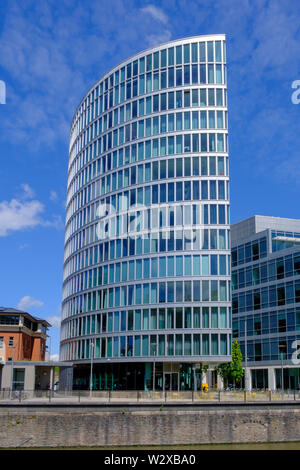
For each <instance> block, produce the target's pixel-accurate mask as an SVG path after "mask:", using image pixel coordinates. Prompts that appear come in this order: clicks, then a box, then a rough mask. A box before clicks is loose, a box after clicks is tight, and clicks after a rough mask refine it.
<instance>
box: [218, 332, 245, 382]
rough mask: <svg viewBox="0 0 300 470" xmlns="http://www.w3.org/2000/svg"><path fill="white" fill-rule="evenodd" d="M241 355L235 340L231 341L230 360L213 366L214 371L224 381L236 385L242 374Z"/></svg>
mask: <svg viewBox="0 0 300 470" xmlns="http://www.w3.org/2000/svg"><path fill="white" fill-rule="evenodd" d="M242 361H243V356H242V353H241V350H240V347H239V343H238V342H237V340H234V342H233V343H232V361H231V362H225V363H224V364H219V365H217V366H216V367H215V371H216V373H217V374H218V375H219V376H220V377H222V379H223V380H224V382H227V383H229V382H231V383H234V385H236V384H237V383H240V381H241V379H242V377H243V376H244V369H243V367H242Z"/></svg>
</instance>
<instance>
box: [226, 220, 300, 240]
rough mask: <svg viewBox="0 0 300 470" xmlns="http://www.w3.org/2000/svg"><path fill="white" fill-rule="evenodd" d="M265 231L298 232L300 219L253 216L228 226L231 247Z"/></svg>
mask: <svg viewBox="0 0 300 470" xmlns="http://www.w3.org/2000/svg"><path fill="white" fill-rule="evenodd" d="M267 229H270V230H280V231H281V230H282V231H285V232H300V219H289V218H285V217H272V216H264V215H253V216H252V217H249V218H248V219H244V220H241V221H240V222H236V223H235V224H232V225H231V226H230V233H231V245H232V246H234V245H236V244H238V243H240V242H241V241H242V240H245V239H247V238H249V237H252V236H253V235H255V234H258V233H260V232H263V231H264V230H267Z"/></svg>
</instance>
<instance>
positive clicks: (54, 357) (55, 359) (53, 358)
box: [50, 354, 59, 362]
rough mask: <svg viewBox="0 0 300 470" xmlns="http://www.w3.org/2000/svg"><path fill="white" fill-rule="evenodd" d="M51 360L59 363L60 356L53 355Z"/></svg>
mask: <svg viewBox="0 0 300 470" xmlns="http://www.w3.org/2000/svg"><path fill="white" fill-rule="evenodd" d="M50 360H51V361H55V362H57V361H59V354H51V356H50Z"/></svg>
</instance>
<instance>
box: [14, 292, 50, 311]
mask: <svg viewBox="0 0 300 470" xmlns="http://www.w3.org/2000/svg"><path fill="white" fill-rule="evenodd" d="M43 305H44V302H42V301H41V300H38V299H35V298H34V297H31V296H30V295H25V296H24V297H22V299H21V300H20V301H19V303H18V308H19V309H20V310H24V311H26V310H28V309H30V308H32V307H37V308H41V307H43Z"/></svg>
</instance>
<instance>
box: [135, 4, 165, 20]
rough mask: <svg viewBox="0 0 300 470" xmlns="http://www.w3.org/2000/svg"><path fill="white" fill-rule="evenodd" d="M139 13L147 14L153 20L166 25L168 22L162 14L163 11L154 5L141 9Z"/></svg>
mask: <svg viewBox="0 0 300 470" xmlns="http://www.w3.org/2000/svg"><path fill="white" fill-rule="evenodd" d="M141 11H142V12H143V13H148V14H149V15H150V16H152V17H153V18H154V19H155V20H158V21H160V22H161V23H164V24H167V23H168V21H169V19H168V16H167V15H166V14H165V13H164V11H163V10H162V9H161V8H158V7H156V6H154V5H147V6H146V7H144V8H141Z"/></svg>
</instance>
